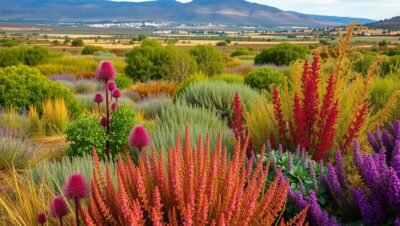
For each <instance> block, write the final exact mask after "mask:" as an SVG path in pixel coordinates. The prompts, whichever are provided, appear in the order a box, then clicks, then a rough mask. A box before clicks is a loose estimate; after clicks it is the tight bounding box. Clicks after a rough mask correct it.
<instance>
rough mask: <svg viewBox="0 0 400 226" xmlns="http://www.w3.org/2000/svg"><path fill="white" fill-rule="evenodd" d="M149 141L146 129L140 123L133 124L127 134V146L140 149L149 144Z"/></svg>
mask: <svg viewBox="0 0 400 226" xmlns="http://www.w3.org/2000/svg"><path fill="white" fill-rule="evenodd" d="M150 143H151V142H150V136H149V134H148V133H147V130H146V129H145V128H144V127H143V126H141V125H138V126H135V128H133V130H132V132H131V134H130V135H129V146H130V147H131V148H137V149H139V151H141V150H142V149H143V148H144V147H146V146H148V145H150Z"/></svg>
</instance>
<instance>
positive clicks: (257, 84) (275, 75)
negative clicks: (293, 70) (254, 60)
mask: <svg viewBox="0 0 400 226" xmlns="http://www.w3.org/2000/svg"><path fill="white" fill-rule="evenodd" d="M282 77H283V74H282V73H281V72H279V71H277V70H275V69H273V68H271V67H263V68H260V69H257V70H256V71H253V72H251V73H250V74H249V75H248V76H247V77H246V78H245V79H244V84H246V85H248V86H250V87H251V88H254V89H257V90H260V91H261V90H269V88H270V86H271V85H272V84H275V85H278V86H281V85H283V79H282Z"/></svg>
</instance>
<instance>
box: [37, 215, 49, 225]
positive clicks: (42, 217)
mask: <svg viewBox="0 0 400 226" xmlns="http://www.w3.org/2000/svg"><path fill="white" fill-rule="evenodd" d="M37 221H38V223H39V224H44V223H46V221H47V218H46V214H45V213H39V214H38V215H37Z"/></svg>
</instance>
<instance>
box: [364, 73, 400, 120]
mask: <svg viewBox="0 0 400 226" xmlns="http://www.w3.org/2000/svg"><path fill="white" fill-rule="evenodd" d="M399 90H400V80H399V78H398V77H396V75H392V76H387V77H384V78H376V79H375V80H374V81H373V83H372V89H371V93H370V95H371V100H370V103H371V108H372V111H373V112H377V111H379V110H381V109H383V108H384V107H385V106H386V104H387V102H388V100H389V99H390V97H391V96H392V94H393V93H394V92H396V91H397V92H399ZM399 109H400V98H398V100H397V103H396V107H394V109H393V110H392V111H391V112H390V118H389V121H395V120H398V119H399V118H400V111H399Z"/></svg>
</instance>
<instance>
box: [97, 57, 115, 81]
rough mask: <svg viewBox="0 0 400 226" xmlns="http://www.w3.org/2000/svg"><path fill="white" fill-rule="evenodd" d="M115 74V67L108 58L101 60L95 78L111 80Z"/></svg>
mask: <svg viewBox="0 0 400 226" xmlns="http://www.w3.org/2000/svg"><path fill="white" fill-rule="evenodd" d="M115 75H116V71H115V68H114V66H113V64H112V63H111V62H110V61H108V60H104V61H102V62H101V63H100V65H99V67H98V68H97V71H96V78H97V79H99V80H104V81H109V80H113V79H114V78H115Z"/></svg>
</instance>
